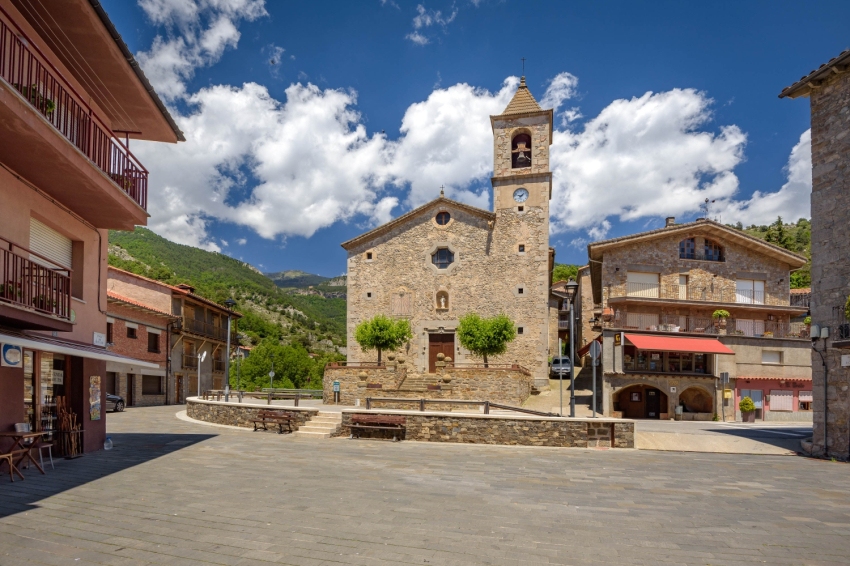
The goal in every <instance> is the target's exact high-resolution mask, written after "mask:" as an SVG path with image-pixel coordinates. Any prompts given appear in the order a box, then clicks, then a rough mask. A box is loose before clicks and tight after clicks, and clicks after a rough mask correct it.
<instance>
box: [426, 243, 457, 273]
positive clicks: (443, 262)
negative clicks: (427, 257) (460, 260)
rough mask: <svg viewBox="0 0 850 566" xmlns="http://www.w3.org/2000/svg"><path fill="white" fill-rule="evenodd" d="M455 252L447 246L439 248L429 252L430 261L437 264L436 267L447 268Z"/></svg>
mask: <svg viewBox="0 0 850 566" xmlns="http://www.w3.org/2000/svg"><path fill="white" fill-rule="evenodd" d="M454 261H455V254H453V253H452V252H451V250H449V249H448V248H440V249H438V250H437V251H436V252H434V253H433V254H431V263H433V264H434V265H436V266H437V269H448V267H449V266H450V265H451V264H452V263H454Z"/></svg>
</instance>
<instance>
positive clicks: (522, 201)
mask: <svg viewBox="0 0 850 566" xmlns="http://www.w3.org/2000/svg"><path fill="white" fill-rule="evenodd" d="M552 121H553V111H552V110H543V109H542V108H540V105H539V104H538V103H537V101H536V100H534V96H532V94H531V92H530V91H529V90H528V87H527V86H526V84H525V77H522V78H521V79H520V83H519V87H518V88H517V91H516V94H514V97H513V99H511V102H510V104H508V106H507V108H505V110H504V112H502V113H501V114H499V115H498V116H490V124H491V125H492V127H493V178H492V182H493V209H494V212H496V213H497V214H498V213H499V212H502V211H504V212H508V211H514V212H520V213H521V212H528V211H531V210H537V211H540V212H542V213H543V215H544V217H545V222H546V230H547V233H548V228H549V226H548V225H549V199H550V198H551V196H552V173H551V172H550V171H549V146H550V145H551V144H552Z"/></svg>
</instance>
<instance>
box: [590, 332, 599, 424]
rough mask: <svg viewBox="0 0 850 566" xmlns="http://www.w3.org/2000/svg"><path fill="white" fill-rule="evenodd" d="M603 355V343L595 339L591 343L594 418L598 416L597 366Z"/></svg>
mask: <svg viewBox="0 0 850 566" xmlns="http://www.w3.org/2000/svg"><path fill="white" fill-rule="evenodd" d="M601 357H602V344H600V343H599V342H597V341H596V340H594V341H593V342H591V343H590V358H591V359H592V360H593V363H592V364H591V365H592V366H593V407H592V410H593V418H596V366H598V365H599V359H600V358H601Z"/></svg>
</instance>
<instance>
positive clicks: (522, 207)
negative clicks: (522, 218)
mask: <svg viewBox="0 0 850 566" xmlns="http://www.w3.org/2000/svg"><path fill="white" fill-rule="evenodd" d="M516 209H517V210H518V211H520V212H522V211H523V210H525V207H524V206H518V207H516Z"/></svg>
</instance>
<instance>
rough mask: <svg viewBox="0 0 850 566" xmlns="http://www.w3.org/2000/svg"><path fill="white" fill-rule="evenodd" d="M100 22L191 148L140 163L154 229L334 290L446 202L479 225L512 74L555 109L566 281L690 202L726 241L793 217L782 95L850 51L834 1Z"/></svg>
mask: <svg viewBox="0 0 850 566" xmlns="http://www.w3.org/2000/svg"><path fill="white" fill-rule="evenodd" d="M103 3H104V6H105V7H106V9H107V11H108V12H109V14H110V17H111V18H112V19H113V21H114V23H115V24H116V26H117V28H118V30H119V31H120V32H121V34H122V36H123V37H124V39H125V41H126V42H127V43H128V45H129V46H130V48H131V49H132V50H133V51H134V52H135V53H137V56H138V58H139V60H140V62H141V63H142V66H143V68H144V69H145V71H146V73H147V74H148V76H149V77H150V78H151V80H152V82H153V84H154V85H155V87H156V88H157V90H158V92H160V94H161V95H162V96H163V98H164V99H165V100H166V102H167V104H168V105H169V107H170V108H172V109H173V114H174V116H175V118H176V119H177V120H178V122H179V123H180V125H181V127H182V128H183V130H184V131H185V132H186V134H187V138H188V139H189V141H187V143H185V144H179V145H178V146H176V147H175V146H173V145H166V144H150V143H145V142H136V144H135V145H134V146H133V149H134V151H136V153H138V154H139V155H140V157H141V158H142V159H143V162H144V163H145V165H146V166H147V167H148V168H149V169H150V170H151V175H152V177H151V179H152V180H151V195H150V201H151V203H152V204H151V206H150V212H151V219H150V223H149V224H150V226H151V228H152V229H154V230H155V231H157V232H158V233H160V234H161V235H163V236H165V237H167V238H169V239H172V240H174V241H179V242H182V243H188V244H192V245H199V246H202V247H206V248H207V249H213V250H220V251H221V252H222V253H227V254H229V255H232V256H234V257H238V258H241V259H243V260H244V261H247V262H250V263H252V264H254V265H256V266H258V267H260V268H261V269H262V270H264V271H279V270H283V269H302V270H304V271H308V272H313V273H320V274H323V275H328V276H330V275H336V274H339V273H342V272H343V271H344V269H345V253H344V251H343V250H342V248H340V247H339V244H340V242H342V241H345V240H347V239H349V238H351V237H353V236H356V235H357V234H359V233H361V232H363V231H365V230H367V229H369V228H370V227H373V226H375V225H376V224H378V223H381V222H384V221H386V220H388V219H390V218H392V217H396V216H398V215H400V214H403V213H404V212H406V211H407V210H410V208H411V207H413V206H417V205H419V204H422V203H423V202H426V201H427V200H429V199H430V198H433V197H435V196H437V194H438V192H439V186H440V185H441V184H445V185H446V186H447V187H448V190H447V192H448V194H449V196H451V197H453V198H457V199H458V200H462V201H465V202H468V203H471V204H475V205H477V206H482V207H485V208H487V207H489V206H490V201H489V199H488V197H489V176H490V168H491V167H492V149H491V141H492V138H491V137H490V132H489V119H488V115H489V114H495V113H498V112H499V111H501V109H502V108H503V107H504V105H505V104H506V102H507V100H509V99H510V96H511V95H512V93H513V91H514V90H515V86H516V80H517V78H518V76H519V75H520V74H521V71H522V67H521V61H520V58H521V57H526V59H527V60H526V76H527V81H528V84H529V87H530V88H531V90H532V93H533V94H534V95H535V96H536V97H537V99H538V101H543V100H545V101H546V102H547V103H548V104H549V106H554V107H556V130H557V131H556V133H555V143H554V144H553V147H552V160H553V170H554V173H555V194H554V195H553V202H552V220H553V221H552V234H551V242H552V245H553V246H554V247H555V248H556V250H557V260H558V261H559V262H568V263H581V262H583V261H584V260H585V259H586V248H585V244H586V243H587V241H590V240H593V239H597V238H601V237H615V236H618V235H622V234H626V233H631V232H635V231H639V230H644V229H648V228H653V227H658V226H661V225H662V224H663V218H664V217H665V216H668V215H675V216H676V217H677V218H678V219H680V220H687V219H692V218H694V217H696V216H697V215H698V214H699V204H700V203H701V202H703V200H704V198H705V197H710V198H712V199H714V200H715V201H716V202H715V204H714V205H713V209H712V211H711V214H712V216H718V217H720V218H721V219H722V220H723V221H724V222H726V221H730V222H731V221H742V222H743V223H744V224H747V225H748V224H751V223H757V224H762V223H767V222H769V221H770V220H772V219H774V218H775V217H776V215H777V214H782V215H783V217H786V218H788V217H791V218H793V219H796V218H797V217H800V216H808V209H809V205H808V197H807V196H806V194H807V191H810V186H811V177H810V171H809V168H810V155H809V151H810V150H809V147H810V142H809V141H808V138H807V130H808V127H809V113H808V112H809V109H808V101H807V100H780V99H778V98H777V94H778V93H779V91H780V90H781V89H782V88H783V87H784V86H786V85H788V84H791V83H792V82H793V81H794V80H796V79H798V78H799V77H800V76H802V75H804V74H806V73H808V72H809V71H810V70H811V69H813V68H815V67H817V66H818V65H820V64H821V63H824V62H826V61H827V60H828V59H830V58H831V57H834V56H835V55H837V54H838V53H839V52H841V51H842V50H843V49H846V48H847V47H848V46H850V36H848V35H847V33H846V25H845V24H846V21H844V20H842V19H841V18H838V17H834V14H837V13H842V12H843V7H844V6H843V5H842V4H839V3H837V2H835V3H828V2H811V3H801V2H744V3H741V2H714V3H710V4H709V3H699V4H698V3H686V2H652V3H648V2H647V3H641V2H593V3H590V2H588V3H575V2H560V1H559V2H518V1H514V0H505V1H488V0H480V1H478V2H472V1H469V0H463V1H456V2H436V1H434V2H411V3H408V2H403V1H399V0H396V1H395V2H392V1H389V0H387V1H386V2H381V1H380V0H374V1H370V0H363V1H361V2H347V1H339V2H324V3H320V2H263V1H262V0H225V1H215V2H214V1H212V0H199V1H198V2H195V3H191V2H189V0H140V1H139V2H138V3H135V2H124V1H123V0H104V2H103ZM382 132H383V133H382Z"/></svg>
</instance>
